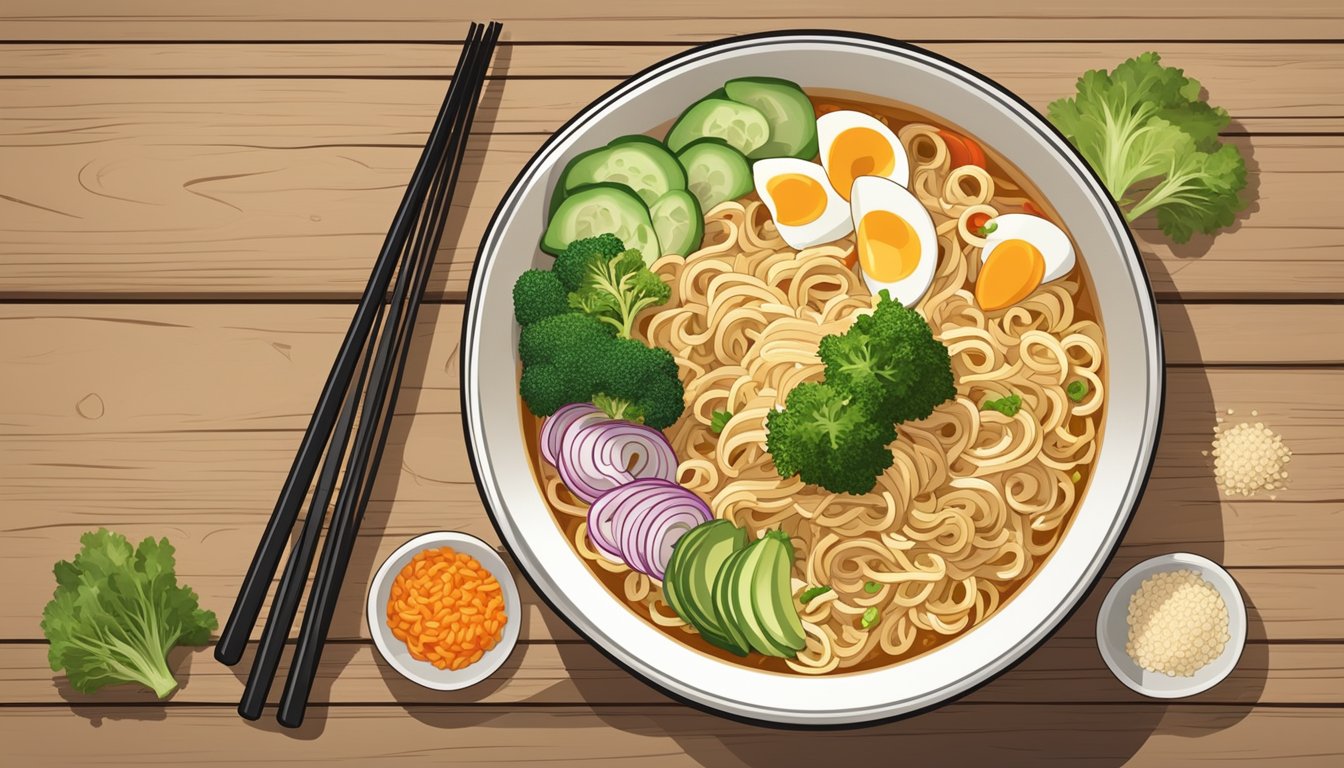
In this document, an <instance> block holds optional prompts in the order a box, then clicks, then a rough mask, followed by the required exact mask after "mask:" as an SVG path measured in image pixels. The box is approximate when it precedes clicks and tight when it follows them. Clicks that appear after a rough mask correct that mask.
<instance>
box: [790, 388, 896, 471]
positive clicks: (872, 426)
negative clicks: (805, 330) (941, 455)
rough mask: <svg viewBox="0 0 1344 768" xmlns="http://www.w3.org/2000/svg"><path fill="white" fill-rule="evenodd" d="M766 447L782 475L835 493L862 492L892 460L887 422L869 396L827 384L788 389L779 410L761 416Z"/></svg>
mask: <svg viewBox="0 0 1344 768" xmlns="http://www.w3.org/2000/svg"><path fill="white" fill-rule="evenodd" d="M765 423H766V429H767V435H766V447H767V448H768V450H769V451H770V455H771V457H772V458H773V459H774V462H775V468H776V470H778V472H779V474H780V476H781V477H790V476H792V475H798V476H800V477H801V478H802V479H803V481H804V482H807V483H811V484H813V485H819V486H821V487H823V488H826V489H827V490H830V491H833V492H836V493H851V494H861V493H867V492H868V491H871V490H872V489H873V486H874V485H875V484H876V483H877V476H878V475H880V474H882V472H884V471H885V470H886V469H887V467H890V466H891V464H892V455H891V451H890V450H889V449H888V447H887V446H889V445H890V444H891V442H892V441H893V440H895V439H896V429H895V427H894V426H892V424H891V422H890V421H888V420H886V419H884V418H882V417H881V416H880V415H878V414H877V413H876V406H875V405H874V404H873V403H872V402H871V401H869V400H865V399H863V398H860V397H856V396H854V395H851V394H849V393H846V392H844V391H842V390H841V389H840V388H838V387H836V386H833V385H831V384H821V383H817V382H807V383H804V384H799V385H798V386H797V387H795V388H794V389H793V391H792V392H790V393H789V396H788V399H787V400H786V401H785V408H784V410H782V411H772V412H771V413H770V414H769V415H768V416H767V417H766V420H765Z"/></svg>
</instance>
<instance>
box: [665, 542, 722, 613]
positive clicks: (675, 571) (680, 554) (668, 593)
mask: <svg viewBox="0 0 1344 768" xmlns="http://www.w3.org/2000/svg"><path fill="white" fill-rule="evenodd" d="M712 524H713V523H706V524H704V525H697V526H696V527H694V528H692V529H691V530H689V531H687V532H686V533H684V534H682V537H681V538H680V539H677V541H676V543H674V544H673V545H672V556H671V557H670V558H668V560H667V568H666V569H665V571H664V573H663V599H665V600H667V604H668V605H670V606H672V610H674V611H676V612H677V615H678V616H680V617H681V618H683V619H685V620H686V621H688V622H690V621H691V619H690V616H689V615H688V614H687V611H686V598H685V597H683V593H682V589H683V587H682V584H683V583H684V582H685V574H686V573H688V571H689V568H690V563H691V559H692V555H694V554H695V550H696V549H697V547H698V545H699V543H700V541H701V540H702V539H703V537H704V532H703V531H704V529H705V528H707V527H708V526H710V525H712ZM691 623H694V622H691Z"/></svg>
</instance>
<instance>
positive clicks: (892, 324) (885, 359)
mask: <svg viewBox="0 0 1344 768" xmlns="http://www.w3.org/2000/svg"><path fill="white" fill-rule="evenodd" d="M819 354H820V356H821V360H822V362H823V363H825V364H826V383H827V384H833V385H835V386H836V387H838V388H839V389H840V390H842V391H844V392H847V393H849V394H851V395H854V396H855V397H857V398H859V399H862V400H866V401H869V402H871V403H872V404H873V405H874V407H875V412H876V413H877V414H878V415H879V416H880V417H881V418H883V419H884V420H886V421H889V422H896V423H900V422H903V421H912V420H915V419H924V418H928V416H929V414H931V413H933V409H934V406H936V405H938V404H939V403H942V402H945V401H947V400H951V399H952V398H953V397H955V396H956V394H957V389H956V385H955V384H954V383H953V380H952V363H951V360H950V358H949V355H948V352H947V347H945V346H943V344H942V343H941V342H939V341H938V340H937V339H935V338H933V331H931V330H930V329H929V324H928V323H926V322H925V321H924V318H923V317H921V316H920V314H919V313H918V312H916V311H915V310H913V309H908V308H906V307H903V306H901V304H900V302H897V301H892V300H891V297H890V295H889V294H887V292H886V291H883V292H882V294H881V300H880V301H879V302H878V304H877V308H876V309H875V310H874V311H873V313H872V314H871V315H865V316H862V317H860V318H858V319H857V320H855V321H854V325H853V326H852V327H851V328H850V329H849V330H848V331H847V332H845V333H844V334H841V335H838V336H827V337H826V338H824V339H822V340H821V345H820V349H819Z"/></svg>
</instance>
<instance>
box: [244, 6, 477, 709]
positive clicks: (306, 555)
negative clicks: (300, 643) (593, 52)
mask: <svg viewBox="0 0 1344 768" xmlns="http://www.w3.org/2000/svg"><path fill="white" fill-rule="evenodd" d="M477 36H478V25H475V24H473V25H472V28H471V31H470V32H469V34H468V44H467V45H464V46H463V48H462V53H461V55H460V56H459V58H458V63H457V67H456V68H455V69H454V71H455V72H458V71H461V69H462V66H463V64H464V63H465V62H466V61H467V56H468V52H469V51H470V50H471V44H472V41H473V40H474V39H475V38H476V37H477ZM461 90H462V89H461V88H459V89H458V91H459V92H460V91H461ZM457 98H458V99H459V102H460V97H457ZM459 102H454V96H453V89H451V88H450V89H449V92H448V94H447V95H445V97H444V105H445V107H446V108H447V114H449V115H450V117H451V118H452V119H451V120H450V122H449V123H448V128H449V131H448V132H446V133H444V134H440V135H439V136H438V137H435V136H431V137H430V144H429V145H427V146H426V152H425V155H427V156H430V157H433V156H434V155H435V154H436V151H433V150H437V147H434V146H431V145H433V144H434V143H436V142H437V143H443V141H442V140H443V139H446V138H448V137H449V135H450V134H451V131H452V129H454V128H455V126H456V117H455V115H454V114H453V113H454V112H455V111H460V109H461V108H460V106H456V104H457V103H459ZM437 154H438V157H437V160H436V162H435V164H434V177H433V178H432V179H431V181H430V187H429V192H428V193H427V194H429V195H430V196H433V195H434V194H435V192H434V188H435V186H436V185H439V184H441V177H442V169H443V168H444V159H445V158H446V157H447V151H446V148H445V150H444V151H442V152H437ZM420 208H421V210H423V206H420ZM420 218H421V220H422V221H423V216H421V217H420ZM419 229H420V228H417V229H416V237H417V238H418V237H419ZM401 253H402V256H403V258H402V259H401V265H400V267H399V271H400V273H402V274H405V273H406V270H407V266H408V264H409V263H410V261H411V257H412V255H413V253H414V246H412V247H411V248H407V247H406V245H405V243H404V242H403V244H402V247H401ZM401 282H402V280H401V279H400V278H399V279H398V284H399V285H400V283H401ZM382 309H383V306H382V302H381V301H379V303H378V305H377V313H376V316H375V320H374V323H373V324H372V327H373V328H377V327H378V320H379V319H381V316H382ZM363 346H364V347H365V354H364V362H363V363H362V364H361V369H360V372H359V376H358V377H357V378H356V379H355V383H354V389H353V390H351V391H350V392H349V393H348V396H347V397H346V399H345V405H344V407H343V408H342V409H341V415H340V419H339V420H338V422H337V424H336V427H335V431H334V433H333V434H332V435H331V441H330V444H329V446H328V448H327V455H326V459H325V461H324V463H323V465H322V474H321V476H320V477H319V479H318V482H317V487H316V489H315V490H314V492H313V496H312V499H311V501H310V503H309V508H308V516H307V518H306V519H305V520H304V523H303V527H302V529H301V531H300V534H299V541H298V542H297V543H296V544H295V546H294V547H293V549H292V550H291V552H290V556H289V561H288V562H287V563H286V564H285V570H284V573H283V574H282V575H281V577H280V587H279V589H278V590H277V592H276V596H275V598H274V600H272V602H271V610H270V614H269V615H268V616H267V619H266V626H265V629H264V630H263V631H262V636H261V642H260V643H259V644H258V646H257V652H256V655H255V656H254V658H253V661H252V669H251V670H250V671H249V673H248V677H247V684H246V685H245V687H244V688H243V696H242V699H241V700H240V701H239V703H238V713H239V714H240V715H242V716H243V717H244V718H246V719H248V720H256V719H258V718H260V717H261V713H262V710H263V709H264V707H265V704H266V698H267V696H268V695H269V694H270V690H271V685H272V683H273V682H274V678H275V672H276V669H277V668H278V667H279V665H280V657H281V655H282V654H283V652H284V647H285V641H286V639H287V638H288V636H289V631H290V629H291V628H292V627H293V625H294V615H295V613H296V612H297V610H298V605H299V599H300V597H301V596H302V594H303V587H304V585H305V584H306V582H307V580H308V573H309V570H310V569H311V566H312V561H313V555H314V554H315V553H316V551H317V543H318V535H319V534H320V532H321V529H322V522H323V521H324V520H325V518H326V513H327V507H328V505H329V504H330V502H331V497H332V493H333V491H334V488H335V485H336V480H337V476H338V473H339V470H340V467H341V460H342V459H343V458H344V456H345V452H346V447H347V444H348V443H349V440H350V431H351V429H352V427H353V424H354V420H355V415H356V410H357V406H358V404H359V400H360V395H361V393H362V391H363V385H364V380H365V379H366V378H367V377H368V374H369V371H370V367H371V362H372V358H373V353H374V349H375V347H374V345H373V344H369V343H368V339H367V337H366V338H365V340H364V341H363ZM347 482H348V480H347Z"/></svg>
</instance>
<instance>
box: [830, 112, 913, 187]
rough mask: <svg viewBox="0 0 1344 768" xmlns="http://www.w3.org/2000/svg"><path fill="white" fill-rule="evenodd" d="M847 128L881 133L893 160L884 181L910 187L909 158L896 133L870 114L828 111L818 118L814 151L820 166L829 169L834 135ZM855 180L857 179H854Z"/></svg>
mask: <svg viewBox="0 0 1344 768" xmlns="http://www.w3.org/2000/svg"><path fill="white" fill-rule="evenodd" d="M850 128H871V129H872V130H874V131H877V132H878V133H879V134H881V135H882V138H884V139H886V141H887V143H888V144H889V145H891V152H892V155H893V157H894V158H895V160H894V162H893V163H892V169H891V173H888V174H886V175H885V176H884V177H883V178H888V179H891V180H892V181H894V182H896V183H897V184H900V185H901V186H902V187H908V186H909V185H910V157H909V156H908V155H907V154H906V153H905V145H903V144H901V140H900V139H899V138H897V137H896V134H895V133H893V132H892V130H891V129H890V128H888V127H887V126H885V125H883V124H882V121H881V120H878V119H877V118H875V117H873V116H872V115H866V114H864V113H862V112H854V111H853V110H841V111H839V112H828V113H826V114H824V115H822V116H821V117H818V118H817V148H818V150H819V151H820V153H821V164H822V166H824V167H827V168H828V169H829V165H828V163H829V161H830V156H831V145H832V144H834V143H835V139H836V137H837V136H839V135H840V134H842V133H844V132H845V131H847V130H849V129H850ZM828 178H829V177H828ZM855 181H856V182H857V181H858V180H857V179H855ZM841 191H842V192H845V191H849V190H841ZM850 199H851V200H852V199H853V194H851V195H850Z"/></svg>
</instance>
